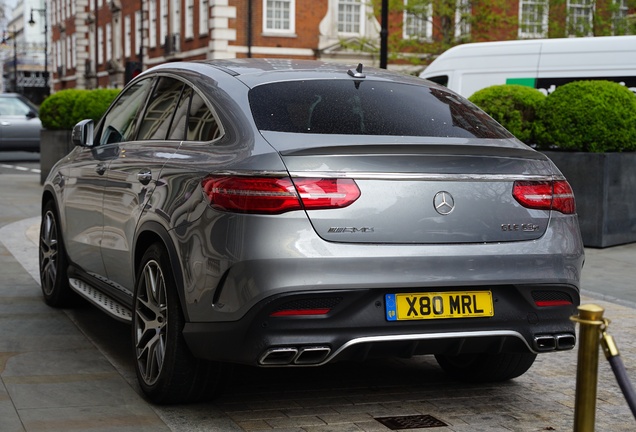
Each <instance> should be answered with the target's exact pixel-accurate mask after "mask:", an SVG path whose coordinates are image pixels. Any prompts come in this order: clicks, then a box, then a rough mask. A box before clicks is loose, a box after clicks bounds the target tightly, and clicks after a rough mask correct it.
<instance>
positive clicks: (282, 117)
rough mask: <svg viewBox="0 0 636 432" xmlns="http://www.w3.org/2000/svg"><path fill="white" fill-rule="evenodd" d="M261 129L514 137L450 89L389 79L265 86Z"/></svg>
mask: <svg viewBox="0 0 636 432" xmlns="http://www.w3.org/2000/svg"><path fill="white" fill-rule="evenodd" d="M249 100H250V107H251V110H252V114H253V116H254V120H255V122H256V126H257V127H258V128H259V129H260V130H268V131H276V132H294V133H315V134H346V135H404V136H418V137H457V138H511V137H512V135H511V134H510V133H509V132H508V131H506V130H505V129H504V128H503V127H502V126H500V125H499V124H498V123H497V122H495V121H494V120H492V119H491V118H490V117H489V116H488V115H487V114H485V113H484V112H482V111H481V110H479V109H477V108H476V107H475V106H474V105H472V104H471V103H470V102H468V101H466V100H465V99H463V98H461V97H460V96H457V95H455V94H454V93H451V92H448V91H446V90H445V89H440V88H432V87H427V86H418V85H411V84H402V83H393V82H384V81H370V80H369V81H357V82H355V81H348V80H313V81H288V82H278V83H271V84H264V85H261V86H258V87H255V88H253V89H252V90H251V91H250V93H249Z"/></svg>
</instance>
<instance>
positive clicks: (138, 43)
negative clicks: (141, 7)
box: [135, 11, 143, 54]
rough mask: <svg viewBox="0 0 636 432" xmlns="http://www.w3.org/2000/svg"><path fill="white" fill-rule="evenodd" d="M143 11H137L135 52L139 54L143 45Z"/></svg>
mask: <svg viewBox="0 0 636 432" xmlns="http://www.w3.org/2000/svg"><path fill="white" fill-rule="evenodd" d="M140 30H141V11H137V12H135V54H139V51H140V49H139V47H140V46H141V39H142V38H143V35H142V34H141V31H140Z"/></svg>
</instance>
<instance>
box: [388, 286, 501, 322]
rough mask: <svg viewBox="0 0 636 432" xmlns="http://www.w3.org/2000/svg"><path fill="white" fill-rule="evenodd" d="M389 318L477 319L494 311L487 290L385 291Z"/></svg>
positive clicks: (490, 294) (490, 314) (490, 295)
mask: <svg viewBox="0 0 636 432" xmlns="http://www.w3.org/2000/svg"><path fill="white" fill-rule="evenodd" d="M385 301H386V319H387V320H388V321H404V320H423V319H442V318H478V317H491V316H493V315H494V314H495V311H494V309H493V305H492V293H491V292H490V291H463V292H437V293H414V294H386V296H385Z"/></svg>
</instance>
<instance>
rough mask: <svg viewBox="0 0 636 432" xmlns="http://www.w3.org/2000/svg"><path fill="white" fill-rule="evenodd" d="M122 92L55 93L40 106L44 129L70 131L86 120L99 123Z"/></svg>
mask: <svg viewBox="0 0 636 432" xmlns="http://www.w3.org/2000/svg"><path fill="white" fill-rule="evenodd" d="M120 91H121V90H119V89H95V90H78V89H67V90H61V91H59V92H56V93H53V94H52V95H50V96H49V97H47V98H46V99H45V100H44V101H43V102H42V105H41V106H40V120H41V121H42V127H44V128H45V129H49V130H64V129H66V130H69V129H73V126H75V125H76V124H77V123H78V122H79V121H81V120H84V119H93V120H94V121H95V122H98V121H99V119H100V118H101V117H102V115H104V112H106V109H108V107H109V105H110V104H111V102H112V101H113V100H114V99H115V97H116V96H117V95H118V94H119V92H120Z"/></svg>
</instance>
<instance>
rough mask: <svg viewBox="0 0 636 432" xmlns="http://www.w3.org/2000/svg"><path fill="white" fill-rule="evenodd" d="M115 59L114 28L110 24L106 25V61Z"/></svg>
mask: <svg viewBox="0 0 636 432" xmlns="http://www.w3.org/2000/svg"><path fill="white" fill-rule="evenodd" d="M112 58H113V28H112V26H111V25H110V23H108V24H106V59H108V60H110V59H112Z"/></svg>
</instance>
